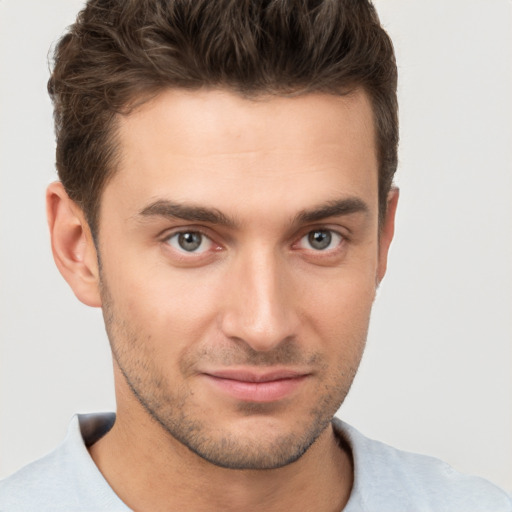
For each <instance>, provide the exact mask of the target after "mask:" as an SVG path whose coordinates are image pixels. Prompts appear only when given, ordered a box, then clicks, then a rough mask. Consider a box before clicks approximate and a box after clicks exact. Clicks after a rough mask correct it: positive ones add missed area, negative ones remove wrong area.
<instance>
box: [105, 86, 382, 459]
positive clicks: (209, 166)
mask: <svg viewBox="0 0 512 512" xmlns="http://www.w3.org/2000/svg"><path fill="white" fill-rule="evenodd" d="M119 140H120V154H121V162H120V166H119V170H118V172H117V173H116V174H115V175H114V177H113V179H112V180H111V181H110V182H109V183H108V184H107V186H106V188H105V190H104V193H103V196H102V206H101V211H100V232H99V255H100V259H101V286H102V303H103V309H104V316H105V320H106V324H107V331H108V334H109V338H110V341H111V344H112V348H113V352H114V359H115V362H116V365H117V366H118V375H122V376H123V377H122V379H121V380H124V382H122V383H121V386H124V387H125V388H126V389H130V393H133V394H134V395H135V396H136V397H137V399H138V401H139V402H140V403H141V404H142V405H143V406H144V408H145V411H147V412H148V413H149V414H150V415H151V416H152V417H153V418H154V419H156V420H157V421H158V422H159V423H160V424H161V426H163V427H164V429H165V430H166V431H167V432H169V433H170V434H172V436H173V437H174V438H175V439H178V440H179V441H180V442H181V443H183V444H185V445H186V446H188V447H189V448H190V449H192V450H193V451H194V452H196V453H198V454H199V455H201V456H202V457H203V458H205V459H206V460H209V461H211V462H213V463H214V464H217V465H221V466H225V467H232V468H255V469H256V468H260V469H263V468H272V467H280V466H283V465H285V464H287V463H290V462H292V461H293V460H296V459H297V458H298V457H300V455H301V454H302V453H304V451H305V450H306V449H307V448H308V447H309V446H310V445H311V444H312V443H313V441H314V440H315V439H316V438H317V437H318V436H319V435H320V434H321V433H322V432H323V431H324V430H325V429H326V427H327V426H328V425H329V422H330V420H331V418H332V416H333V415H334V414H335V412H336V410H337V409H338V407H339V406H340V405H341V403H342V401H343V399H344V398H345V396H346V394H347V392H348V390H349V388H350V385H351V383H352V380H353V378H354V375H355V372H356V369H357V367H358V365H359V361H360V358H361V355H362V352H363V348H364V344H365V339H366V334H367V329H368V321H369V316H370V310H371V306H372V302H373V299H374V294H375V289H376V284H377V282H378V280H379V279H380V277H382V274H383V272H384V267H385V259H386V253H387V245H386V243H384V244H383V242H382V241H380V242H379V237H378V204H377V160H376V154H375V143H374V134H373V124H372V113H371V107H370V105H369V102H368V100H367V98H366V96H365V95H364V94H363V93H357V94H354V95H351V96H347V97H335V96H331V95H307V96H302V97H297V98H278V97H270V98H267V99H259V100H256V101H255V100H247V99H242V98H241V97H239V96H236V95H234V94H231V93H228V92H222V91H203V92H182V91H168V92H165V93H162V94H160V95H159V96H157V97H156V98H155V99H154V100H152V101H151V102H150V103H147V104H145V105H144V106H143V107H141V108H140V109H138V110H137V111H135V112H133V113H132V114H130V115H128V116H126V117H123V118H121V119H120V128H119ZM384 238H386V237H384ZM388 238H389V237H388ZM381 240H382V239H381ZM379 243H380V244H381V247H380V250H379ZM132 398H133V397H132ZM118 400H121V401H122V400H124V398H123V395H122V394H121V395H119V396H118ZM118 405H119V407H120V409H121V408H122V406H123V404H122V403H120V404H118Z"/></svg>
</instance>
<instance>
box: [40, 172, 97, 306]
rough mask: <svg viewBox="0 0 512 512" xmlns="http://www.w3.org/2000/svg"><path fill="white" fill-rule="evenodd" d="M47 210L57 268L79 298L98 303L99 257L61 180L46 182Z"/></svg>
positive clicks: (80, 211)
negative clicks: (48, 183) (49, 183)
mask: <svg viewBox="0 0 512 512" xmlns="http://www.w3.org/2000/svg"><path fill="white" fill-rule="evenodd" d="M46 213H47V218H48V227H49V229H50V237H51V245H52V252H53V258H54V260H55V263H56V265H57V268H58V269H59V271H60V273H61V274H62V276H63V277H64V279H65V280H66V281H67V283H68V284H69V286H71V289H72V290H73V292H74V293H75V295H76V296H77V298H78V299H79V300H80V301H81V302H83V303H84V304H86V305H88V306H92V307H100V306H101V298H100V293H99V269H98V258H97V254H96V247H95V245H94V241H93V238H92V235H91V231H90V229H89V225H88V223H87V221H86V220H85V216H84V214H83V212H82V210H81V209H80V208H79V207H78V206H77V205H76V204H75V203H74V202H73V201H72V200H71V199H70V198H69V196H68V194H67V193H66V191H65V190H64V187H63V186H62V183H60V182H55V183H52V184H51V185H49V186H48V189H47V191H46Z"/></svg>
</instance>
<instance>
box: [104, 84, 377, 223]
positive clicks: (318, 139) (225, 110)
mask: <svg viewBox="0 0 512 512" xmlns="http://www.w3.org/2000/svg"><path fill="white" fill-rule="evenodd" d="M118 140H119V144H120V155H121V159H120V165H119V168H118V172H117V173H116V174H115V175H114V178H113V179H112V181H111V182H109V183H108V185H107V187H106V189H105V193H104V198H103V199H104V200H105V201H110V200H116V201H119V200H122V201H123V204H124V206H126V207H127V208H131V209H141V208H142V207H143V206H144V203H147V202H150V201H154V200H155V199H158V198H160V197H163V198H167V199H172V200H174V201H178V202H189V203H190V202H193V203H195V204H201V205H207V206H211V207H215V208H220V209H222V210H229V209H230V208H231V209H235V208H238V209H239V210H244V209H252V210H253V211H259V210H261V209H262V207H263V206H264V205H268V207H269V208H270V209H272V208H273V209H276V208H277V209H279V210H281V211H285V210H286V209H287V208H289V209H290V210H293V209H298V208H305V207H307V206H308V204H316V203H318V202H320V201H326V200H331V199H338V198H339V197H340V196H361V195H362V196H366V198H365V199H366V202H368V200H369V199H371V201H370V202H373V200H374V201H375V203H376V202H377V159H376V151H375V137H374V127H373V116H372V110H371V106H370V102H369V100H368V98H367V97H366V95H365V94H364V93H363V92H361V91H358V92H354V93H352V94H350V95H347V96H333V95H328V94H309V95H304V96H298V97H293V98H286V97H276V96H270V97H261V98H257V99H246V98H242V97H241V96H238V95H236V94H233V93H230V92H226V91H220V90H206V91H199V92H190V91H181V90H169V91H165V92H163V93H161V94H160V95H158V96H157V97H156V98H154V99H153V100H151V101H150V102H148V103H146V104H144V105H143V106H142V107H140V108H139V109H137V110H136V111H134V112H132V113H131V114H129V115H126V116H123V117H121V118H120V120H119V132H118ZM329 196H332V197H329ZM373 196H374V197H373ZM236 213H237V214H242V212H236ZM290 214H293V212H291V211H290Z"/></svg>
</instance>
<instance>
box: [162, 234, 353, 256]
mask: <svg viewBox="0 0 512 512" xmlns="http://www.w3.org/2000/svg"><path fill="white" fill-rule="evenodd" d="M314 233H324V234H327V235H328V237H329V245H330V244H331V243H332V241H333V240H334V241H335V247H332V248H329V247H328V246H327V247H326V248H324V249H315V248H312V247H309V248H305V247H298V246H299V245H300V244H301V242H302V241H303V240H307V239H308V237H311V236H312V234H314ZM187 234H192V235H199V236H200V237H201V241H200V245H199V246H198V247H197V248H198V249H199V248H200V247H201V246H202V245H203V244H205V243H207V244H208V247H206V249H204V250H202V251H197V250H195V249H194V250H192V251H187V250H186V249H184V248H183V247H180V246H179V241H178V240H179V237H180V236H184V235H187ZM173 240H176V243H175V244H174V243H172V241H173ZM162 241H163V242H164V243H165V244H167V245H168V246H170V247H171V248H172V249H173V251H174V252H175V253H176V254H178V255H179V256H180V257H181V258H187V259H190V258H191V257H194V258H196V259H198V258H201V257H203V258H204V257H205V256H207V255H208V254H210V255H211V252H212V251H211V248H212V246H213V247H214V251H213V252H215V251H220V250H222V245H220V244H218V243H217V242H215V241H214V240H213V238H212V237H211V236H210V235H209V234H207V233H205V232H204V231H203V230H201V229H199V228H189V229H180V230H179V231H174V232H172V233H170V234H167V235H166V236H165V237H163V238H162ZM307 241H308V243H309V242H311V239H309V240H307ZM346 241H347V238H346V236H345V235H343V234H341V233H340V232H338V231H336V230H334V229H330V228H326V227H316V228H313V229H309V230H308V231H307V232H305V233H304V234H303V235H301V236H300V238H299V239H298V240H297V241H296V242H294V243H293V244H292V248H299V249H303V250H305V251H307V252H308V253H309V254H312V255H314V256H315V257H325V256H328V255H331V256H332V255H333V254H337V253H338V252H339V250H340V249H341V247H342V246H344V245H345V242H346Z"/></svg>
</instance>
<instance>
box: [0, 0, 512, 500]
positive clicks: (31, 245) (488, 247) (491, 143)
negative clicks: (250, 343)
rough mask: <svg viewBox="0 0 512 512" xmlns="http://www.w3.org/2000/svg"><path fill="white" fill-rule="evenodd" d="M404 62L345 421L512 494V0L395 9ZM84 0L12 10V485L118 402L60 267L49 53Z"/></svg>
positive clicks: (1, 428)
mask: <svg viewBox="0 0 512 512" xmlns="http://www.w3.org/2000/svg"><path fill="white" fill-rule="evenodd" d="M376 4H377V8H378V10H379V12H380V15H381V18H382V20H383V23H384V25H385V27H386V28H387V29H388V31H389V32H390V34H391V36H392V38H393V39H394V42H395V46H396V51H397V56H398V62H399V68H400V104H401V112H400V117H401V134H402V135H401V148H400V169H399V174H398V178H397V182H398V184H399V185H400V187H401V192H402V193H401V202H400V205H399V212H398V221H397V223H398V226H397V235H396V239H395V242H394V245H393V247H392V251H391V262H390V267H389V271H388V275H387V277H386V279H385V280H384V283H383V285H382V287H381V289H380V291H379V297H378V299H377V304H376V306H375V309H374V314H373V320H372V329H371V333H370V339H369V343H368V348H367V351H366V355H365V359H364V361H363V365H362V367H361V370H360V373H359V375H358V377H357V378H356V381H355V384H354V387H353V389H352V392H351V394H350V395H349V398H348V399H347V401H346V403H345V404H344V406H343V408H342V409H341V411H340V412H339V415H340V416H341V417H342V418H344V419H345V420H347V421H349V422H351V423H353V424H354V425H355V426H356V427H358V428H359V429H360V430H362V431H363V432H364V433H366V434H367V435H369V436H370V437H375V438H378V439H380V440H382V441H385V442H387V443H389V444H392V445H394V446H397V447H400V448H403V449H406V450H412V451H417V452H422V453H429V454H431V455H435V456H437V457H440V458H442V459H444V460H446V461H448V462H449V463H450V464H452V465H453V466H455V467H456V468H457V469H459V470H461V471H464V472H468V473H475V474H480V475H482V476H484V477H486V478H489V479H491V480H493V481H494V482H496V483H498V484H499V485H501V486H503V487H505V488H507V489H508V490H512V439H511V436H512V434H511V433H512V377H511V371H510V370H511V366H512V364H511V363H512V354H511V352H512V349H511V338H512V325H511V315H512V293H511V290H512V263H511V262H512V207H511V198H512V192H511V191H512V174H511V170H512V169H511V162H512V149H511V148H512V121H511V119H512V115H511V114H512V102H511V92H510V91H512V55H511V53H512V36H511V27H512V20H511V13H512V4H511V2H510V1H508V0H429V1H426V0H425V1H418V0H379V1H377V2H376ZM80 5H81V2H80V1H77V0H46V1H44V2H41V1H40V0H23V1H22V0H0V59H1V60H0V63H1V67H0V113H1V116H0V165H1V174H0V343H1V344H0V477H1V476H5V475H7V474H8V473H10V472H12V471H13V470H15V469H17V468H18V467H20V466H21V465H23V464H25V463H27V462H28V461H30V460H32V459H34V458H36V457H39V456H41V455H43V454H44V453H46V452H47V451H49V450H50V449H51V448H52V447H54V446H55V445H56V444H57V443H58V442H59V441H60V440H61V439H62V438H63V436H64V434H65V431H66V427H67V423H68V421H69V419H70V417H71V415H72V414H73V413H74V412H85V411H98V410H111V409H113V408H114V399H113V382H112V376H111V360H110V353H109V349H108V342H107V339H106V336H105V334H104V330H103V324H102V320H101V315H100V312H99V311H97V310H93V309H89V308H87V307H86V306H83V305H82V304H81V303H79V302H78V301H77V300H76V299H75V298H74V296H73V294H72V292H71V291H70V290H69V289H68V287H67V285H66V284H65V282H64V280H63V279H62V278H61V277H60V275H58V272H57V270H56V269H55V267H54V264H53V261H52V259H51V254H50V249H49V241H48V235H47V230H46V221H45V216H44V190H45V186H46V185H47V184H48V183H49V182H50V181H52V180H53V179H55V174H54V168H53V167H54V166H53V160H54V157H53V154H54V137H53V132H52V119H51V106H50V103H49V100H48V98H47V95H46V92H45V88H46V80H47V78H48V67H47V62H46V58H47V52H48V49H49V47H50V45H51V44H52V42H54V41H55V40H56V39H57V37H58V36H59V35H60V34H62V32H63V30H64V28H65V27H66V25H68V24H69V23H71V22H72V20H73V17H74V15H75V14H76V12H77V11H78V9H79V6H80Z"/></svg>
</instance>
